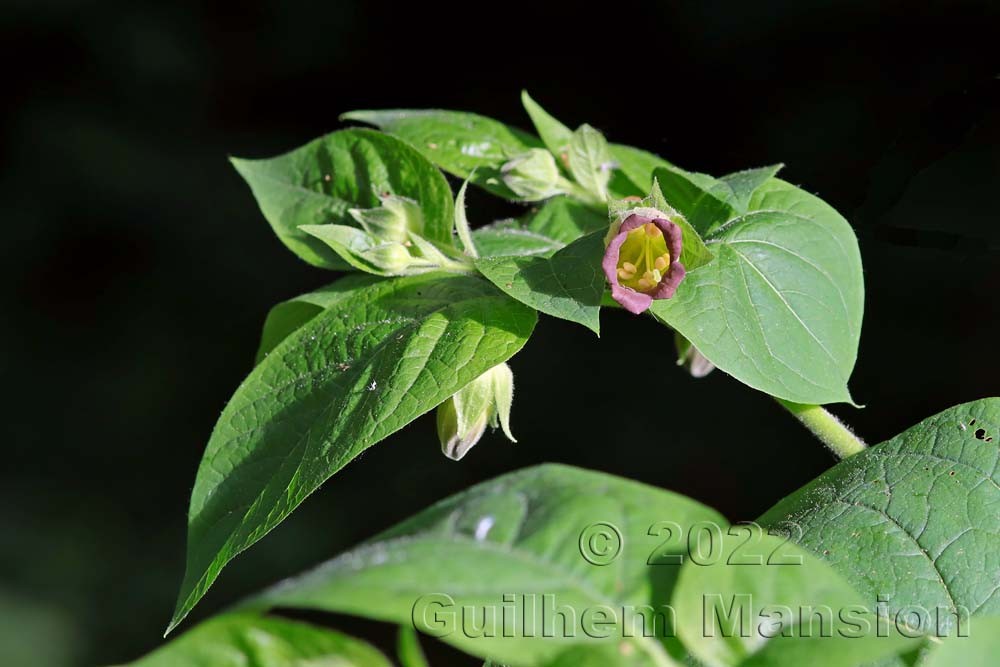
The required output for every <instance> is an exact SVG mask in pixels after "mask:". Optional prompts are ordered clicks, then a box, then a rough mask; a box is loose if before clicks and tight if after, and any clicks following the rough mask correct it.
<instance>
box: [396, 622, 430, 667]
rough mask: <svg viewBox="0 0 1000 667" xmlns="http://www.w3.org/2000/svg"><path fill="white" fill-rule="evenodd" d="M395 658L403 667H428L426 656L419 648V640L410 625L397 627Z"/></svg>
mask: <svg viewBox="0 0 1000 667" xmlns="http://www.w3.org/2000/svg"><path fill="white" fill-rule="evenodd" d="M396 656H397V657H398V658H399V664H400V665H402V666H403V667H430V665H428V664H427V656H425V655H424V649H423V648H421V647H420V638H419V637H418V636H417V631H416V630H414V629H413V626H412V625H409V624H405V625H401V626H399V635H398V636H397V639H396Z"/></svg>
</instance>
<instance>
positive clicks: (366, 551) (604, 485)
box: [250, 465, 726, 667]
mask: <svg viewBox="0 0 1000 667" xmlns="http://www.w3.org/2000/svg"><path fill="white" fill-rule="evenodd" d="M666 519H669V520H670V521H672V522H674V525H676V526H677V527H678V528H680V529H682V530H684V529H686V528H687V527H688V526H691V525H693V524H695V523H697V522H710V523H712V524H714V525H722V526H725V525H726V523H725V521H724V519H722V517H721V516H719V515H718V514H717V513H716V512H714V511H713V510H711V509H709V508H707V507H704V506H702V505H699V504H698V503H696V502H694V501H692V500H689V499H687V498H684V497H682V496H677V495H675V494H672V493H668V492H666V491H661V490H658V489H655V488H651V487H647V486H644V485H642V484H638V483H635V482H630V481H627V480H623V479H619V478H616V477H612V476H609V475H605V474H601V473H595V472H589V471H585V470H579V469H576V468H570V467H566V466H560V465H544V466H539V467H536V468H530V469H527V470H523V471H520V472H516V473H512V474H509V475H505V476H503V477H500V478H497V479H495V480H492V481H489V482H486V483H483V484H480V485H478V486H476V487H473V488H472V489H469V490H467V491H465V492H463V493H461V494H458V495H456V496H453V497H452V498H449V499H447V500H444V501H442V502H439V503H437V504H436V505H434V506H432V507H430V508H429V509H427V510H425V511H423V512H421V513H420V514H418V515H416V516H415V517H413V518H412V519H410V520H408V521H405V522H404V523H402V524H400V525H399V526H397V527H396V528H393V529H391V530H389V531H388V532H386V533H384V534H382V535H380V536H379V537H377V538H375V539H373V540H371V541H370V542H367V543H366V544H364V545H362V546H360V547H358V548H356V549H354V550H352V551H350V552H348V553H346V554H344V555H343V556H340V557H339V558H336V559H334V560H332V561H330V562H328V563H326V564H324V565H322V566H320V567H319V568H317V569H316V570H314V571H313V572H311V573H307V574H306V575H303V576H302V577H299V578H296V579H292V580H289V581H286V582H284V583H282V584H280V585H279V586H277V587H275V588H273V589H272V590H270V591H267V592H265V593H264V594H263V595H261V596H260V597H259V598H258V599H256V600H254V601H251V603H250V604H251V606H263V607H266V606H290V607H304V608H310V609H322V610H329V611H337V612H344V613H349V614H358V615H362V616H368V617H372V618H376V619H381V620H385V621H392V622H396V623H408V622H414V620H415V621H416V623H417V625H418V627H419V629H421V631H423V632H425V633H428V634H432V635H436V636H439V637H440V638H441V639H442V640H443V641H446V642H449V643H451V644H453V645H455V646H457V647H458V648H461V649H463V650H465V651H467V652H469V653H472V654H474V655H477V656H481V657H487V656H488V657H492V658H493V659H494V660H496V661H500V662H505V663H507V662H509V663H511V664H515V665H519V666H522V667H529V666H533V665H545V664H547V663H548V662H549V661H552V660H554V659H556V658H557V657H558V656H559V654H560V653H562V652H563V651H565V650H567V649H571V648H573V647H578V646H589V647H596V648H598V649H601V648H606V647H607V646H608V645H609V644H611V646H614V647H618V642H617V641H614V638H616V637H617V638H618V640H619V641H620V639H621V636H620V635H621V628H622V627H626V624H625V623H624V622H622V623H618V624H617V625H616V626H615V627H613V628H612V627H607V628H605V630H606V631H607V635H606V636H607V638H611V639H612V641H611V642H609V641H606V640H604V641H602V640H601V639H598V638H595V637H593V636H588V634H587V632H586V631H585V630H582V629H581V628H582V627H584V623H585V621H584V616H583V612H584V610H586V609H590V610H595V609H598V608H600V609H605V608H607V609H610V610H612V611H613V613H616V614H618V616H619V619H620V620H623V619H624V615H625V611H624V610H626V609H630V610H631V612H630V613H635V614H641V613H649V614H652V613H653V612H654V610H655V611H660V612H661V616H660V625H659V626H658V627H659V629H658V630H657V631H656V633H654V632H653V629H652V621H653V619H652V618H649V617H647V621H649V623H648V624H647V625H646V628H647V631H646V632H645V633H644V632H643V627H642V626H641V625H636V626H633V625H632V624H631V622H629V623H628V624H627V627H628V628H630V629H631V628H633V627H634V628H636V630H626V632H633V634H634V635H635V636H634V637H633V638H632V639H631V640H628V641H627V642H626V643H629V644H632V646H631V647H626V648H631V649H635V650H634V651H631V652H632V653H639V654H642V653H647V654H654V655H657V656H658V658H659V659H658V662H657V664H659V665H672V664H674V662H673V661H672V660H671V659H670V658H669V657H668V655H667V653H666V650H665V648H664V644H663V643H662V635H664V634H669V632H667V631H668V630H669V631H672V623H671V622H670V621H671V618H672V616H671V615H669V614H667V613H665V612H664V611H663V609H662V607H661V605H665V604H666V603H667V602H669V600H670V594H671V590H672V588H673V586H674V583H675V581H676V577H677V572H678V568H677V567H676V566H675V565H671V564H669V563H667V564H662V565H656V566H650V565H649V564H648V561H649V559H650V558H651V557H653V556H655V557H657V558H664V557H666V558H670V557H676V556H677V555H678V554H679V553H680V552H681V550H682V549H683V546H682V544H683V543H682V542H680V541H678V542H677V544H673V543H672V542H670V541H669V540H666V541H665V540H664V536H663V535H662V534H661V533H660V532H658V531H653V530H651V526H654V525H659V522H662V521H665V520H666ZM616 535H617V538H620V539H618V541H617V542H616V541H615V540H616V539H617V538H616ZM616 545H620V546H616ZM585 554H586V557H585ZM588 558H589V559H590V560H588ZM594 563H604V564H603V565H600V564H594ZM533 595H534V596H536V597H532V596H533ZM543 595H550V596H552V597H550V598H543ZM505 596H507V597H505ZM546 600H548V601H549V602H546ZM544 604H549V605H551V606H550V607H549V609H550V611H549V616H548V617H547V618H550V619H551V625H550V627H549V628H545V627H542V618H543V616H542V612H541V607H542V605H544ZM465 605H469V606H471V607H473V608H474V609H476V610H478V612H477V614H478V616H477V618H478V619H479V621H478V623H479V625H480V626H481V625H482V618H483V617H482V613H483V611H482V610H484V609H486V608H490V609H494V610H496V611H497V613H498V614H499V612H500V610H501V609H502V607H503V606H504V605H508V606H512V607H514V608H517V607H518V606H520V607H521V609H518V611H516V612H511V613H514V614H517V619H518V620H517V622H518V625H517V627H516V628H515V629H511V632H506V631H505V630H503V628H501V627H500V626H498V629H497V632H496V633H495V636H486V635H488V634H490V633H485V634H484V633H481V632H480V633H476V632H472V631H469V629H468V626H466V628H464V629H463V627H462V626H461V624H460V623H459V624H458V627H456V626H454V625H452V626H447V627H444V628H442V627H441V626H440V624H437V623H435V613H437V617H436V618H437V619H439V620H442V621H443V622H445V623H449V622H450V620H449V618H448V617H447V616H446V615H447V614H448V613H449V612H452V613H454V612H456V611H457V612H461V611H462V608H463V606H465ZM644 605H649V606H650V607H649V608H644V607H643V606H644ZM555 606H558V607H560V608H569V609H571V610H572V615H573V617H574V618H573V619H572V620H571V621H569V624H570V626H571V627H572V628H574V632H573V633H569V632H565V631H564V626H563V625H560V624H561V623H562V622H563V621H561V620H558V618H557V617H554V615H553V614H552V612H551V610H552V609H553V608H554V607H555ZM524 609H531V610H534V613H532V612H531V611H529V612H528V616H522V615H521V614H520V613H519V612H520V611H523V610H524ZM425 612H426V615H425ZM594 613H595V612H594V611H590V612H588V614H589V616H588V618H592V616H593V615H594ZM466 618H467V619H469V618H471V616H470V615H468V614H466ZM508 618H511V617H510V616H509V617H508ZM497 619H499V620H498V623H501V622H502V617H501V616H500V615H498V616H497ZM522 619H526V620H524V621H523V622H521V621H522ZM629 619H630V621H631V620H634V619H632V617H631V616H629ZM663 619H667V626H669V627H664V626H663V624H662V623H663ZM455 620H456V621H457V620H458V619H455ZM467 622H468V621H467ZM586 623H589V622H586ZM449 629H450V630H452V631H451V632H446V630H449ZM545 634H548V635H550V636H547V637H546V636H543V635H545ZM571 634H572V636H570V635H571ZM477 635H478V636H477ZM504 635H506V636H504ZM667 643H668V645H669V646H670V647H671V649H672V650H679V647H678V646H677V645H676V643H675V642H671V640H669V639H668V640H667ZM565 664H571V663H565Z"/></svg>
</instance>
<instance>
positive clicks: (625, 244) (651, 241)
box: [601, 208, 686, 315]
mask: <svg viewBox="0 0 1000 667" xmlns="http://www.w3.org/2000/svg"><path fill="white" fill-rule="evenodd" d="M681 244H682V236H681V228H680V227H678V226H677V225H676V224H674V223H673V222H671V221H670V219H669V218H668V217H667V214H665V213H663V212H661V211H657V210H656V209H652V208H638V209H634V210H632V211H630V212H629V213H628V214H627V216H626V217H625V218H624V220H622V221H621V222H620V223H615V224H614V225H612V227H611V229H610V231H609V233H608V239H607V249H606V250H605V252H604V260H603V261H602V262H601V268H603V269H604V275H605V276H606V277H607V279H608V283H609V284H610V285H611V298H613V299H614V300H615V301H617V302H618V303H620V304H621V305H622V307H623V308H624V309H625V310H627V311H629V312H630V313H634V314H636V315H638V314H639V313H642V312H644V311H645V310H646V309H648V308H649V306H650V305H652V303H653V300H654V299H669V298H670V297H672V296H673V295H674V292H676V291H677V286H678V285H680V283H681V281H682V280H684V275H685V273H686V271H685V269H684V265H683V264H681V263H680V256H681Z"/></svg>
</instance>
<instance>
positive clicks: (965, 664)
mask: <svg viewBox="0 0 1000 667" xmlns="http://www.w3.org/2000/svg"><path fill="white" fill-rule="evenodd" d="M997 656H1000V618H997V617H992V618H977V619H976V622H975V624H974V626H973V630H972V631H971V632H970V633H969V636H968V637H949V638H948V639H945V640H944V641H943V642H941V644H940V645H937V646H933V648H931V650H930V652H929V653H928V654H927V657H926V659H925V661H924V662H922V663H920V667H956V666H960V667H995V665H996V664H997Z"/></svg>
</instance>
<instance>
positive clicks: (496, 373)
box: [437, 364, 517, 461]
mask: <svg viewBox="0 0 1000 667" xmlns="http://www.w3.org/2000/svg"><path fill="white" fill-rule="evenodd" d="M513 400H514V374H513V372H511V370H510V366H508V365H507V364H500V365H498V366H494V367H493V368H491V369H490V370H488V371H486V372H485V373H483V374H482V375H480V376H479V377H478V378H476V379H475V380H473V381H472V382H470V383H469V384H467V385H466V386H465V387H463V388H462V389H460V390H459V391H458V392H457V393H456V394H454V395H453V396H452V397H451V398H449V399H448V400H447V401H445V402H444V403H442V404H441V405H440V406H438V410H437V431H438V438H439V439H440V440H441V451H442V452H444V455H445V456H447V457H448V458H450V459H452V460H454V461H458V460H460V459H461V458H462V457H463V456H465V454H466V452H468V451H469V450H470V449H472V447H473V446H474V445H475V444H476V443H477V442H479V439H480V438H482V437H483V433H484V432H485V431H486V426H487V425H489V426H492V427H493V428H496V427H497V426H498V425H499V426H501V427H502V428H503V432H504V434H505V435H506V436H507V439H508V440H510V441H511V442H517V441H516V440H515V439H514V436H513V435H511V432H510V408H511V404H512V403H513Z"/></svg>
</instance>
